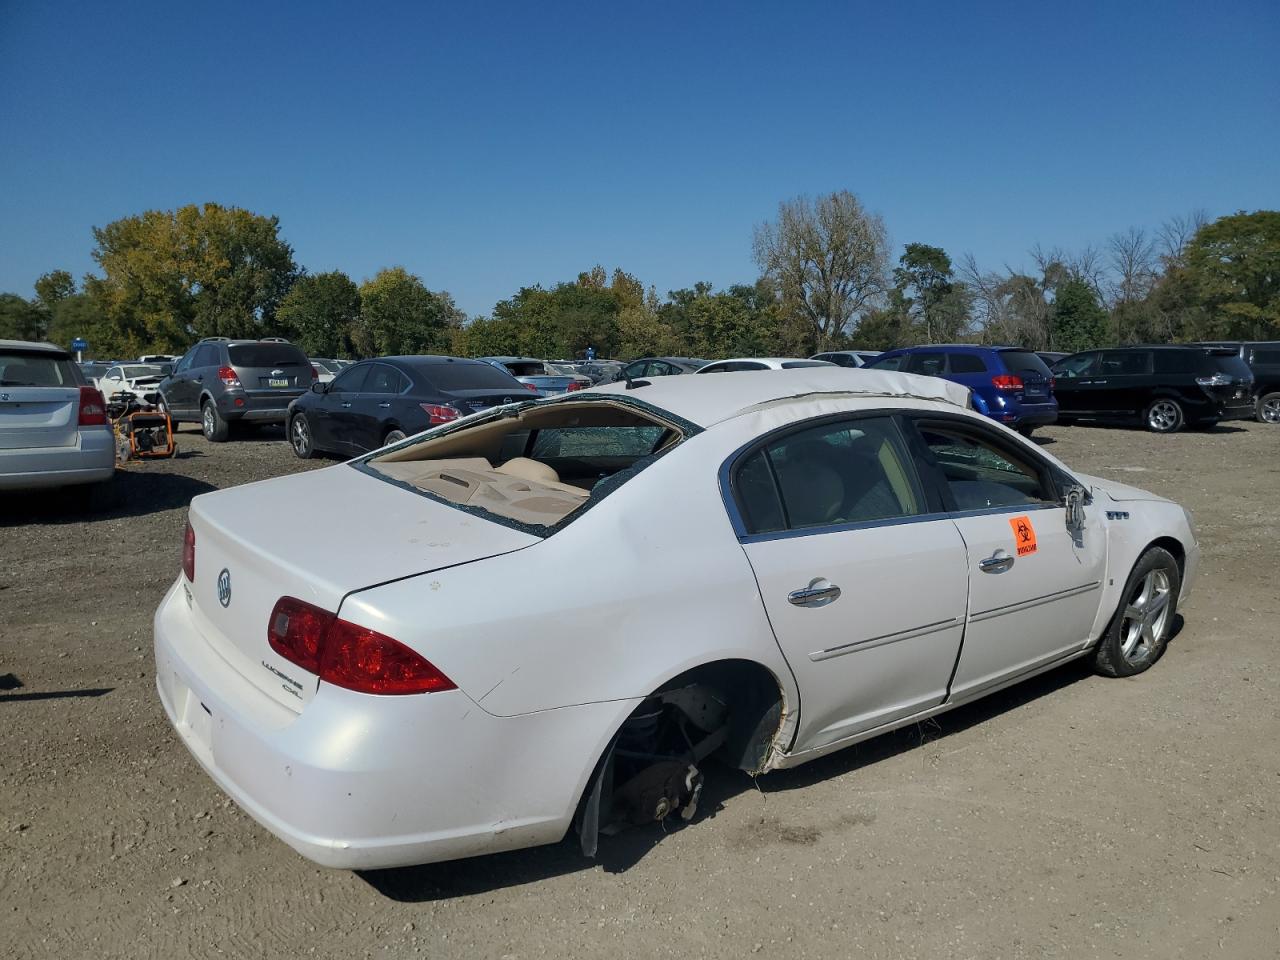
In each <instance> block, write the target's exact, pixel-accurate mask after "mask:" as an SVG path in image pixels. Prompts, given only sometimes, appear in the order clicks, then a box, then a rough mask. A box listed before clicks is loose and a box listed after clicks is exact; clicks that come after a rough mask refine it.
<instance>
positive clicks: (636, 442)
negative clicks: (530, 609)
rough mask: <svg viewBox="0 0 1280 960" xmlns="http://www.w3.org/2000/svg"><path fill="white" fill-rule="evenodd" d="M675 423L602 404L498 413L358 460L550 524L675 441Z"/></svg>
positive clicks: (678, 435)
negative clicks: (604, 485) (617, 477)
mask: <svg viewBox="0 0 1280 960" xmlns="http://www.w3.org/2000/svg"><path fill="white" fill-rule="evenodd" d="M683 439H684V432H683V431H682V430H681V429H680V428H679V427H678V426H676V425H675V424H673V423H668V422H667V421H665V420H662V419H660V418H659V417H657V416H654V415H651V414H648V413H646V412H644V411H642V410H638V409H636V408H635V407H633V406H629V405H627V404H623V403H617V402H611V401H607V400H591V401H578V402H572V403H556V404H552V405H548V406H538V407H530V408H527V409H523V410H521V409H518V408H517V409H515V410H512V409H510V408H505V409H504V410H503V412H502V413H500V414H498V415H497V416H489V417H485V418H484V419H481V420H480V421H479V422H476V423H474V424H471V425H464V426H462V427H461V428H460V429H459V428H455V429H452V430H448V431H446V432H444V433H443V434H442V435H440V434H437V435H433V436H429V437H425V438H423V439H421V440H416V441H411V442H409V443H407V444H402V445H399V446H397V447H394V448H392V449H391V450H389V451H388V452H386V453H382V454H379V455H377V456H374V457H372V458H370V459H369V460H367V461H365V467H366V469H369V470H371V471H373V472H374V473H377V474H380V475H382V476H384V477H386V478H387V479H389V480H392V481H394V482H397V483H402V484H407V485H409V486H411V487H413V488H415V489H417V490H420V491H422V492H424V493H428V494H431V495H432V496H435V497H439V498H441V499H443V500H447V501H449V502H451V503H456V504H460V505H465V506H469V507H477V508H480V509H482V510H485V511H487V512H489V513H492V514H495V515H496V516H499V517H505V518H507V519H510V520H516V521H518V522H520V523H527V524H534V525H541V526H552V525H554V524H556V523H559V522H560V521H561V520H563V519H564V518H565V517H567V516H568V515H569V514H571V513H573V512H574V511H575V510H578V509H580V508H581V507H582V506H583V505H584V504H585V503H586V502H587V501H588V500H589V499H590V498H591V496H592V492H593V491H594V490H595V489H596V487H597V486H598V485H599V484H600V483H601V481H603V480H606V479H609V478H610V477H613V476H615V475H617V474H619V473H621V472H622V471H624V470H628V469H631V468H632V467H634V466H636V464H637V462H638V461H641V460H644V459H645V458H647V457H650V456H653V455H655V454H659V453H663V452H665V451H667V450H669V449H671V448H672V447H673V446H675V445H676V444H677V443H679V442H680V441H681V440H683Z"/></svg>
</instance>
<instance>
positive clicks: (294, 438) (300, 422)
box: [289, 413, 316, 460]
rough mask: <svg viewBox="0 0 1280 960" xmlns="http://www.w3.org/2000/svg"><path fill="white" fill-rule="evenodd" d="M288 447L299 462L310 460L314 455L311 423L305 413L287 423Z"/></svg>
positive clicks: (314, 447) (314, 446)
mask: <svg viewBox="0 0 1280 960" xmlns="http://www.w3.org/2000/svg"><path fill="white" fill-rule="evenodd" d="M289 446H291V447H293V452H294V455H295V456H296V457H297V458H298V459H299V460H310V459H311V458H312V457H314V456H315V455H316V444H315V439H314V437H313V436H312V434H311V421H310V420H308V419H307V415H306V414H305V413H299V414H297V415H296V416H294V418H293V419H292V420H290V421H289Z"/></svg>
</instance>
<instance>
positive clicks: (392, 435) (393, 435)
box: [382, 430, 405, 447]
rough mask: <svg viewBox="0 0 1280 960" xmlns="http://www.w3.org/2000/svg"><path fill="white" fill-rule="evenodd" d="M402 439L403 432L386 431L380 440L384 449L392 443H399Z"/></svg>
mask: <svg viewBox="0 0 1280 960" xmlns="http://www.w3.org/2000/svg"><path fill="white" fill-rule="evenodd" d="M404 438H405V432H404V431H403V430H388V431H387V435H386V436H385V437H383V438H382V445H383V446H384V447H386V446H389V445H391V444H393V443H399V442H400V441H401V440H403V439H404Z"/></svg>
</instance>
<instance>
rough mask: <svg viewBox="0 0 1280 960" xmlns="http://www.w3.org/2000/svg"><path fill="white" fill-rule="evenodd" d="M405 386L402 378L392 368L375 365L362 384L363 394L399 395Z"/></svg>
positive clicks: (384, 365)
mask: <svg viewBox="0 0 1280 960" xmlns="http://www.w3.org/2000/svg"><path fill="white" fill-rule="evenodd" d="M406 386H407V383H406V381H405V379H404V376H403V375H402V374H401V373H400V371H399V370H397V369H395V368H394V367H389V366H387V365H386V364H385V363H375V364H374V365H373V368H372V369H371V370H370V372H369V378H368V379H367V380H366V381H365V383H364V392H365V393H399V392H400V391H401V390H403V389H404V388H405V387H406Z"/></svg>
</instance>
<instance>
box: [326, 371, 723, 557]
mask: <svg viewBox="0 0 1280 960" xmlns="http://www.w3.org/2000/svg"><path fill="white" fill-rule="evenodd" d="M558 403H567V404H578V403H607V404H613V405H618V406H625V407H632V408H634V409H635V410H636V411H637V412H639V413H643V414H644V415H645V416H648V417H652V418H653V419H654V420H656V421H657V422H658V423H663V424H666V425H667V426H668V427H670V428H672V429H675V430H678V431H679V432H680V433H681V434H682V436H681V438H680V439H679V440H677V441H676V442H675V443H672V444H668V445H667V446H665V447H663V448H662V449H661V450H659V451H657V452H656V453H652V454H649V455H648V456H646V457H640V458H639V459H637V460H636V461H635V462H634V463H632V464H631V466H629V467H627V468H626V469H625V470H619V471H618V472H617V473H615V474H613V475H612V476H609V477H606V478H605V479H604V480H601V481H600V482H599V483H597V484H596V485H595V486H594V487H593V488H592V489H591V491H590V493H589V494H588V495H587V499H586V500H585V501H584V502H583V504H582V506H581V507H579V508H578V509H576V510H574V511H573V512H572V513H569V514H568V515H566V516H565V517H564V518H562V519H561V520H558V521H556V522H555V523H553V524H542V523H524V522H522V521H520V520H515V519H513V518H511V517H504V516H502V515H501V514H497V513H493V512H491V511H489V510H486V509H485V508H484V507H475V506H472V505H470V504H466V503H456V502H454V501H453V500H447V499H445V498H444V497H441V496H437V495H436V494H434V493H432V492H431V491H430V490H423V489H422V488H421V487H415V486H414V485H413V484H411V483H407V482H405V481H403V480H397V479H396V478H394V477H389V476H387V475H386V474H385V473H382V472H381V471H379V470H378V469H376V468H375V467H373V466H370V461H371V460H373V459H375V458H376V457H378V456H382V455H384V454H387V453H390V452H392V451H394V450H401V449H404V448H405V447H411V446H413V445H414V444H416V443H420V442H421V441H420V440H419V439H418V437H419V436H421V435H417V436H413V437H408V438H406V439H405V440H401V441H400V442H399V443H397V444H393V445H392V446H390V447H387V448H384V449H381V450H374V451H371V452H369V453H366V454H365V455H364V456H361V457H357V458H355V459H354V460H349V461H347V463H346V464H345V465H346V466H349V467H353V468H355V469H356V470H359V471H360V472H361V473H363V474H366V475H367V476H370V477H373V478H374V479H376V480H380V481H382V482H383V483H390V484H393V485H394V486H397V487H401V488H402V489H404V490H407V491H408V492H410V493H412V494H414V495H415V496H419V497H426V498H427V499H428V500H434V501H436V503H441V504H444V505H445V506H446V507H452V508H453V509H454V510H461V511H463V512H464V513H469V514H471V515H472V516H475V517H479V518H480V519H482V520H488V521H489V522H490V523H500V524H502V525H503V526H504V527H510V528H511V529H512V530H519V531H520V532H521V533H527V534H530V535H531V536H535V537H539V538H541V539H544V540H545V539H546V538H547V537H551V536H554V535H555V534H557V533H559V532H560V531H561V530H563V529H564V528H565V527H567V526H568V525H569V524H571V523H573V522H574V521H575V520H577V519H578V518H579V517H581V516H583V515H584V514H585V513H586V512H587V511H588V510H590V509H591V508H592V507H594V506H595V505H596V504H597V503H599V502H600V501H601V500H603V499H604V498H605V497H607V496H609V495H610V494H611V493H613V492H614V491H615V490H617V489H618V488H619V487H621V486H622V485H623V484H625V483H626V482H627V481H628V480H630V479H631V478H632V477H634V476H635V475H636V474H638V473H639V472H640V471H641V470H644V469H645V468H646V467H649V466H650V465H652V464H654V463H656V462H657V461H658V460H659V459H661V458H662V457H665V456H666V455H667V454H669V453H670V452H671V451H672V450H674V449H676V448H677V447H679V446H681V445H683V444H685V443H687V442H688V441H689V439H690V438H691V437H694V436H697V435H698V434H699V433H702V429H703V428H702V427H700V426H698V425H697V424H696V423H692V422H691V421H689V420H685V419H684V418H683V417H679V416H676V415H675V414H673V413H671V412H670V411H667V410H663V409H662V408H661V407H655V406H654V405H653V404H650V403H645V402H644V401H643V400H639V399H636V398H635V397H626V396H617V395H615V394H587V395H585V396H574V395H573V394H569V395H567V396H565V397H563V398H560V397H557V398H554V399H549V400H533V399H530V400H524V401H521V402H520V403H514V404H507V405H504V406H501V407H493V408H491V409H489V410H485V411H483V412H482V413H477V414H473V415H472V416H469V417H464V418H463V419H461V420H455V421H454V422H452V423H447V424H444V425H442V426H439V427H436V428H435V429H433V430H429V431H427V432H428V433H430V434H431V436H432V438H433V439H435V438H437V437H444V436H448V435H449V434H451V433H457V432H459V431H462V430H469V429H471V428H472V427H477V426H479V425H480V424H483V423H489V422H490V421H493V420H500V419H502V418H504V417H513V416H516V415H518V414H519V412H520V411H522V410H528V409H529V408H531V407H533V406H535V405H538V406H544V407H545V406H550V405H553V404H558Z"/></svg>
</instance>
